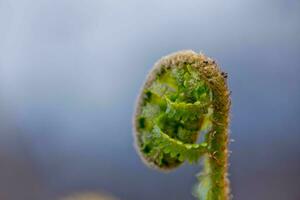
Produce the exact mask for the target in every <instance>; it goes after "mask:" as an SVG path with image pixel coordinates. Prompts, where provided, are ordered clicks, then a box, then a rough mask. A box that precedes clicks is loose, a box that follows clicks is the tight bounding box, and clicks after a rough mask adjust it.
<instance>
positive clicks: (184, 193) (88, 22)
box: [0, 0, 300, 200]
mask: <svg viewBox="0 0 300 200" xmlns="http://www.w3.org/2000/svg"><path fill="white" fill-rule="evenodd" d="M181 49H192V50H195V51H197V52H200V51H202V52H204V53H205V54H207V55H209V56H210V57H212V58H214V59H216V60H217V62H218V63H219V64H220V65H221V67H222V69H223V70H224V71H226V72H228V74H229V85H230V88H231V90H232V102H233V104H232V125H231V137H232V138H233V139H234V140H235V142H234V143H231V145H230V148H231V150H232V152H233V153H232V155H231V157H230V162H231V165H230V179H231V185H232V191H233V195H234V198H235V199H237V200H253V199H255V200H269V199H270V200H299V199H300V186H299V185H300V130H299V123H300V104H299V103H300V1H297V0H266V1H261V0H248V1H238V0H228V1H219V0H210V1H208V0H207V1H203V0H186V1H180V0H172V1H171V0H169V1H162V0H154V1H138V0H127V1H115V0H88V1H83V0H41V1H38V0H35V1H34V0H22V1H17V0H0V199H1V200H56V199H59V198H60V197H61V196H64V195H67V194H71V193H75V192H84V191H93V192H97V191H99V192H101V191H104V192H105V193H110V194H113V195H114V196H116V197H118V198H119V199H121V200H154V199H155V200H165V199H172V200H183V199H184V200H186V199H189V200H191V199H193V197H192V195H191V188H192V187H193V184H194V183H195V182H196V178H195V176H194V175H195V173H196V172H197V171H199V168H200V167H199V166H188V165H184V166H182V167H181V168H180V169H178V170H177V171H175V172H172V173H169V174H162V173H159V172H157V171H154V170H151V169H149V168H147V167H146V166H144V164H143V163H142V162H141V161H140V159H139V157H138V156H137V154H136V152H135V150H134V148H133V138H132V131H131V129H132V125H131V118H132V114H133V107H134V102H135V98H136V96H137V94H138V92H139V88H140V86H141V84H142V83H143V80H144V78H145V76H146V74H147V72H148V71H149V70H150V69H151V66H152V65H153V63H154V62H155V61H156V60H157V59H159V58H160V57H161V56H163V55H166V54H169V53H171V52H174V51H178V50H181Z"/></svg>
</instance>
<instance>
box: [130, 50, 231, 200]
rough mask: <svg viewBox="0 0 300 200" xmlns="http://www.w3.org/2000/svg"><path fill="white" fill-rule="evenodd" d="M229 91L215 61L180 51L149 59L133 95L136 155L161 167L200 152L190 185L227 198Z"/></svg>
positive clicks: (208, 199)
mask: <svg viewBox="0 0 300 200" xmlns="http://www.w3.org/2000/svg"><path fill="white" fill-rule="evenodd" d="M229 96H230V92H229V90H228V87H227V74H226V73H224V72H222V71H221V70H220V69H219V67H218V66H217V64H216V63H215V61H213V60H212V59H210V58H208V57H206V56H204V55H203V54H197V53H195V52H193V51H180V52H176V53H173V54H170V55H168V56H166V57H163V58H161V59H160V60H159V61H158V62H157V63H156V64H155V66H154V67H153V69H152V71H151V72H150V74H149V75H148V77H147V79H146V82H145V84H144V86H143V88H142V91H141V93H140V95H139V97H138V102H137V106H136V111H135V116H134V132H135V140H136V148H137V151H138V152H139V153H140V155H141V158H142V159H143V160H144V161H145V163H146V164H148V165H149V166H151V167H154V168H156V169H161V170H164V171H166V170H167V171H168V170H171V169H174V168H176V167H178V166H179V165H181V164H182V163H184V162H185V161H188V162H189V163H191V164H193V163H197V162H198V161H199V159H200V158H203V159H204V168H203V170H202V172H201V173H200V175H199V176H198V180H199V183H198V185H197V186H196V189H195V194H196V196H197V198H198V199H201V200H228V199H229V181H228V179H227V168H228V125H229V111H230V97H229ZM200 133H201V134H205V135H204V137H203V138H204V139H203V141H201V142H200V143H197V141H198V138H199V135H200Z"/></svg>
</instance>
